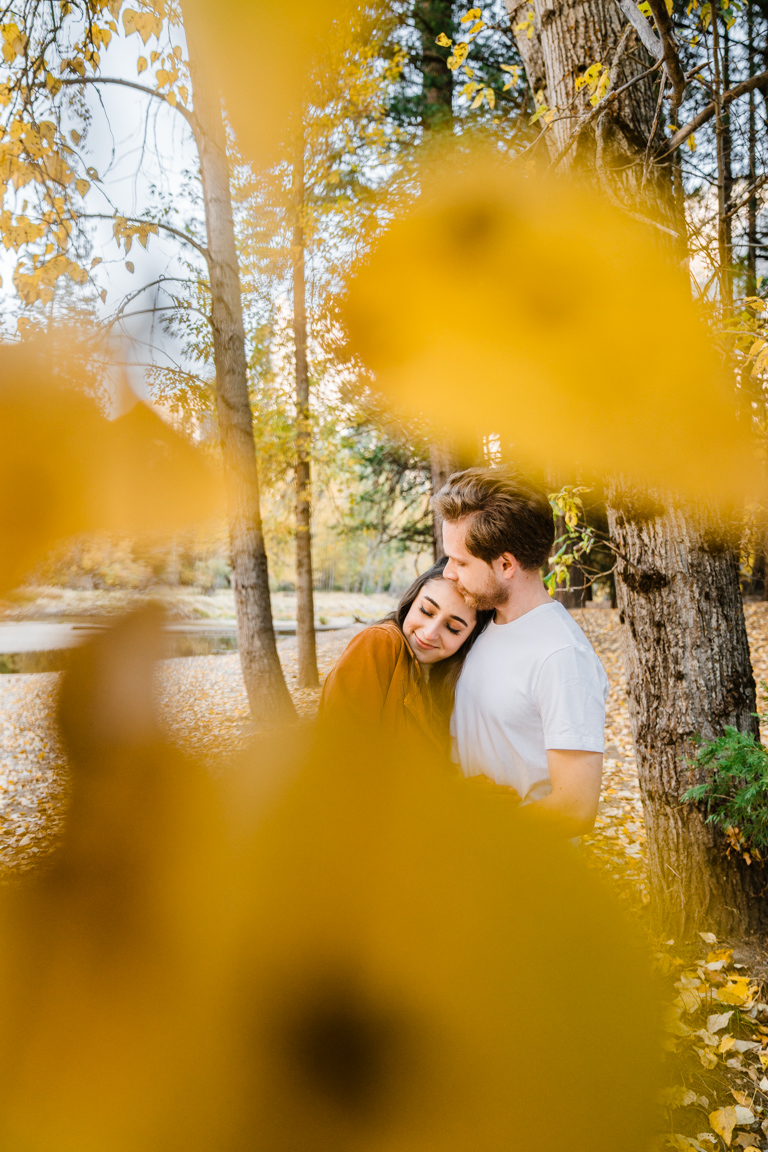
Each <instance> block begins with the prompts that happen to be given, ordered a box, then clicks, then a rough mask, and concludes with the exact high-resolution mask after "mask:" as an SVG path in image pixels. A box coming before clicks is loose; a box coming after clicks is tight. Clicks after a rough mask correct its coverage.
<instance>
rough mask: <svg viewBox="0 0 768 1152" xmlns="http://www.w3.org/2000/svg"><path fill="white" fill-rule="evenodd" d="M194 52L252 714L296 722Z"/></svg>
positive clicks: (211, 96) (222, 211)
mask: <svg viewBox="0 0 768 1152" xmlns="http://www.w3.org/2000/svg"><path fill="white" fill-rule="evenodd" d="M194 48H195V46H194V45H193V44H190V45H189V56H190V75H191V77H192V83H193V88H194V117H193V130H194V134H195V140H196V143H197V149H198V154H199V158H200V175H201V178H202V184H203V199H204V204H205V222H206V231H207V237H208V242H207V250H208V274H209V279H210V285H211V317H210V319H211V327H212V330H213V355H214V363H215V368H216V410H217V413H218V420H219V434H220V436H221V449H222V459H223V463H224V476H225V481H226V488H227V500H228V507H229V535H230V554H231V562H232V587H233V590H234V594H235V613H236V616H237V640H238V649H239V653H240V663H241V665H242V669H243V679H244V681H245V688H246V692H247V694H248V703H249V704H250V708H251V714H252V716H253V717H254V719H255V720H258V721H260V722H266V723H268V724H272V723H277V722H280V721H282V720H285V719H286V718H290V717H292V716H293V715H294V710H293V704H292V702H291V697H290V695H289V693H288V689H287V688H286V685H285V680H284V679H283V673H282V670H281V668H280V661H279V659H278V656H277V647H276V644H275V633H274V628H273V626H272V606H271V599H270V593H269V573H268V569H267V554H266V550H265V547H264V534H263V531H262V523H261V508H260V497H259V478H258V470H257V462H256V446H255V443H254V439H253V414H252V412H251V405H250V398H249V395H248V373H247V364H246V357H245V333H244V328H243V313H242V299H241V288H240V272H239V268H238V263H237V249H236V245H235V228H234V221H233V217H232V200H231V195H230V188H229V164H228V161H227V151H226V135H225V131H224V122H223V119H222V114H221V104H220V101H219V99H218V95H217V94H215V93H213V92H211V91H210V90H208V89H207V87H206V82H205V78H204V76H203V75H202V72H201V69H200V68H199V67H198V63H197V58H196V54H195V51H194Z"/></svg>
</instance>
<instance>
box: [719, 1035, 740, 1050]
mask: <svg viewBox="0 0 768 1152" xmlns="http://www.w3.org/2000/svg"><path fill="white" fill-rule="evenodd" d="M735 1043H736V1040H735V1039H734V1037H733V1036H723V1038H722V1040H721V1041H720V1045H719V1047H718V1049H717V1050H718V1052H727V1051H728V1049H729V1048H733V1046H734V1044H735Z"/></svg>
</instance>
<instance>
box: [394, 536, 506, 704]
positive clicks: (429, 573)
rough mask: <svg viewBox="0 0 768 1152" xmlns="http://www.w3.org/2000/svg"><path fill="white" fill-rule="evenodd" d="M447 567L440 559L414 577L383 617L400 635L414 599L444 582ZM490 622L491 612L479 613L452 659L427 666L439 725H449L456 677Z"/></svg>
mask: <svg viewBox="0 0 768 1152" xmlns="http://www.w3.org/2000/svg"><path fill="white" fill-rule="evenodd" d="M447 563H448V557H447V556H442V557H441V558H440V559H439V560H438V561H437V563H436V564H433V565H432V567H431V568H428V569H427V570H426V572H422V574H421V575H420V576H417V577H416V579H415V580H414V582H413V584H411V586H410V587H409V588H407V589H406V590H405V592H404V593H403V595H402V596H401V597H400V603H399V604H398V605H397V608H395V610H394V612H391V613H390V614H389V616H387V617H385V619H387V620H394V622H395V624H397V626H398V628H399V629H400V631H401V632H402V631H403V623H404V622H405V618H406V616H407V615H408V613H409V612H410V610H411V605H412V604H413V602H414V600H415V599H416V597H417V596H418V595H419V593H420V592H421V590H422V588H424V586H425V585H426V584H429V582H430V580H445V575H444V572H445V566H446V564H447ZM492 618H493V612H492V611H490V612H482V611H481V612H478V613H477V620H476V622H475V626H474V628H473V629H472V631H471V632H470V634H469V636H467V638H466V640H465V641H464V643H463V644H462V646H461V648H459V649H458V651H456V652H454V654H453V655H452V656H448V657H447V658H446V659H445V660H440V661H438V663H437V664H432V665H430V672H429V693H430V696H431V697H432V702H433V704H434V705H435V708H436V709H437V712H438V715H439V716H440V719H441V721H443V722H444V723H446V724H448V723H449V721H450V718H451V712H452V711H453V697H454V693H455V691H456V684H457V683H458V680H459V676H460V675H461V668H462V665H463V664H464V661H465V659H466V656H467V653H468V652H469V650H470V648H471V647H472V645H473V644H474V642H475V640H477V638H478V636H479V635H480V633H481V632H483V631H484V629H485V627H486V625H487V624H488V622H489V620H491V619H492Z"/></svg>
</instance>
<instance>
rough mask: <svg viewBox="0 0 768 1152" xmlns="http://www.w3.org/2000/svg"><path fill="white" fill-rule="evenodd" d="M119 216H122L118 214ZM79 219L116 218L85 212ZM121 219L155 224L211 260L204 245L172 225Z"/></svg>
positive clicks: (136, 222)
mask: <svg viewBox="0 0 768 1152" xmlns="http://www.w3.org/2000/svg"><path fill="white" fill-rule="evenodd" d="M117 215H120V214H119V213H118V214H117ZM77 218H78V220H114V219H115V216H108V215H107V213H106V212H83V213H82V214H80V215H78V217H77ZM120 219H121V220H125V222H126V223H127V224H153V225H154V226H155V228H162V229H163V231H164V232H169V233H170V235H171V236H176V237H177V238H178V239H179V240H184V241H185V242H186V243H187V244H191V245H192V247H193V248H196V249H197V251H198V252H199V253H200V255H201V256H202V257H203V258H204V259H205V262H206V264H207V263H208V261H209V260H210V253H209V252H208V249H207V248H206V247H205V246H204V245H203V244H199V243H198V242H197V240H193V239H192V237H191V236H187V234H186V232H181V231H180V230H179V229H178V228H174V227H173V225H171V224H164V223H163V221H162V220H142V218H141V217H140V216H121V217H120Z"/></svg>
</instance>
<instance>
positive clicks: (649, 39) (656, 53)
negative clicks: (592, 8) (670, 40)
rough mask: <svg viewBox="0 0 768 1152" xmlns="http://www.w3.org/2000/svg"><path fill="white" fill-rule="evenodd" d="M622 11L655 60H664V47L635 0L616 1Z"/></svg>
mask: <svg viewBox="0 0 768 1152" xmlns="http://www.w3.org/2000/svg"><path fill="white" fill-rule="evenodd" d="M616 3H617V5H618V6H619V8H620V10H621V11H622V12H623V13H624V15H625V16H626V18H627V20H629V22H630V24H632V25H633V26H634V29H635V31H636V32H637V34H638V36H639V37H640V39H641V40H642V42H643V45H644V47H645V48H646V50H647V51H648V52H650V54H651V56H653V58H654V59H655V60H663V59H664V45H663V44H662V42H661V40H659V38H658V36H657V35H656V33H655V32H654V30H653V28H651V25H650V24H649V23H648V21H647V20H646V18H645V16H643V14H642V12H641V11H640V9H639V8H638V6H637V4H635V0H616Z"/></svg>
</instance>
